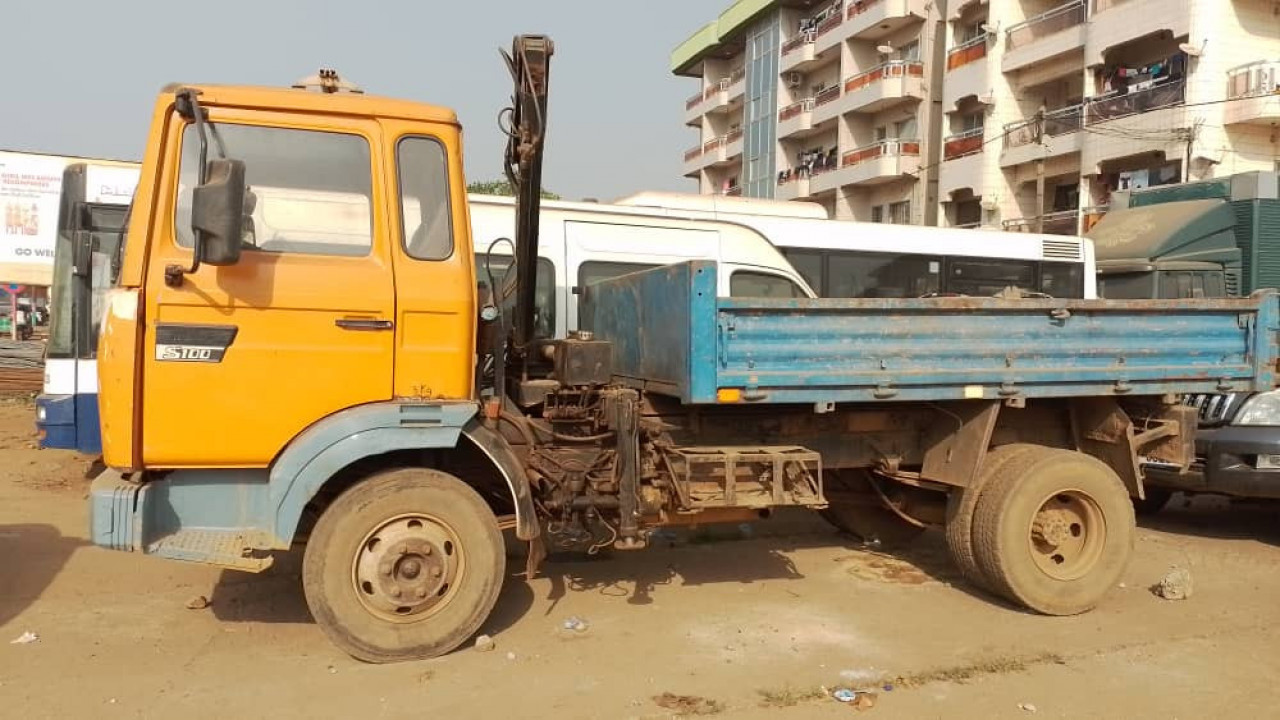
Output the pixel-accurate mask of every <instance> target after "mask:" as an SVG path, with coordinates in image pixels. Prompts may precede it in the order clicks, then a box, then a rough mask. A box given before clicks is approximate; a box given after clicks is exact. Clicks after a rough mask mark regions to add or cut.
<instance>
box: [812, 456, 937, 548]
mask: <svg viewBox="0 0 1280 720" xmlns="http://www.w3.org/2000/svg"><path fill="white" fill-rule="evenodd" d="M826 478H827V483H828V485H829V486H830V485H835V486H836V488H837V489H838V490H842V491H844V492H846V493H855V494H857V495H860V496H865V497H864V499H865V500H866V502H840V501H839V500H835V501H833V502H831V504H830V505H829V506H828V507H827V508H826V509H824V510H819V511H818V514H819V515H821V516H822V517H823V519H825V520H826V521H827V522H829V523H831V524H832V525H834V526H835V527H836V529H838V530H841V531H843V532H846V533H849V534H850V535H853V536H854V537H856V538H858V539H859V540H862V541H864V542H869V543H879V545H880V546H881V547H884V548H895V547H902V546H904V545H907V544H909V543H910V542H911V541H913V540H915V539H916V538H918V537H919V536H920V533H922V532H924V528H923V527H921V526H919V525H915V524H912V523H910V522H908V521H907V520H904V519H903V518H902V516H900V515H898V514H897V513H895V512H894V511H892V510H890V509H889V508H887V507H885V506H884V504H883V501H881V500H880V496H879V495H878V494H877V493H876V491H875V489H874V488H872V487H871V481H870V480H869V479H867V473H866V471H865V470H833V471H828V472H827V473H826ZM839 496H840V492H837V493H836V497H837V498H839Z"/></svg>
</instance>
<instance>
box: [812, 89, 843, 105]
mask: <svg viewBox="0 0 1280 720" xmlns="http://www.w3.org/2000/svg"><path fill="white" fill-rule="evenodd" d="M838 97H840V86H839V85H832V86H831V87H829V88H826V89H824V90H821V91H819V92H818V94H817V95H814V96H813V104H814V106H815V107H816V106H818V105H826V104H827V103H829V102H831V101H832V100H835V99H836V98H838Z"/></svg>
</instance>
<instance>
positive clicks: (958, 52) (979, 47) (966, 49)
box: [947, 33, 991, 72]
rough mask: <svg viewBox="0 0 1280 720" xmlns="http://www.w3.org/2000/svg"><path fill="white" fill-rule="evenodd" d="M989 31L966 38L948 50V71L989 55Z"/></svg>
mask: <svg viewBox="0 0 1280 720" xmlns="http://www.w3.org/2000/svg"><path fill="white" fill-rule="evenodd" d="M989 37H991V35H990V34H989V33H982V34H981V35H979V36H977V37H975V38H973V39H972V40H966V41H965V42H962V43H960V44H959V45H957V46H955V47H953V48H951V49H950V50H948V51H947V72H951V71H952V70H956V69H958V68H962V67H964V66H965V65H968V64H970V63H974V62H977V61H979V60H981V59H983V58H985V57H986V56H987V38H989Z"/></svg>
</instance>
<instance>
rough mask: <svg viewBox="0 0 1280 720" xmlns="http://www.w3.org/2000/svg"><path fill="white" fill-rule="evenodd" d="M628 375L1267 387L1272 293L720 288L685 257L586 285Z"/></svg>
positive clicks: (754, 387) (1156, 389)
mask: <svg viewBox="0 0 1280 720" xmlns="http://www.w3.org/2000/svg"><path fill="white" fill-rule="evenodd" d="M580 307H581V315H580V317H581V323H580V324H581V326H582V328H583V329H587V330H592V331H593V332H594V333H595V335H596V338H597V339H599V340H609V341H611V342H612V343H613V374H614V377H615V378H616V379H617V380H619V381H621V382H624V383H627V384H630V385H633V386H635V387H638V388H641V389H645V390H648V391H650V392H656V393H660V394H665V395H670V396H673V397H677V398H679V399H680V400H682V401H683V402H685V403H687V404H701V403H716V402H718V400H717V397H718V392H719V391H720V390H722V389H724V390H726V391H729V394H732V391H734V390H737V391H740V392H741V397H742V400H744V401H754V402H759V403H828V402H839V403H845V402H884V401H936V400H963V399H980V398H985V399H1001V398H1016V397H1022V398H1038V397H1040V398H1043V397H1080V396H1105V395H1118V396H1132V395H1164V394H1182V393H1216V392H1232V391H1256V390H1268V389H1271V388H1272V387H1273V386H1274V383H1275V371H1276V355H1277V347H1276V342H1277V339H1276V338H1277V330H1280V295H1276V294H1275V293H1267V294H1255V295H1254V296H1252V297H1249V298H1241V299H1212V300H1134V301H1102V300H1042V299H1032V300H1002V299H995V298H931V299H918V300H900V299H893V300H880V299H875V300H844V299H821V300H808V299H802V300H792V299H761V298H717V297H716V272H715V264H714V263H712V262H708V261H694V262H688V263H682V264H678V265H668V266H665V267H661V268H656V269H654V270H648V271H645V272H639V273H633V274H631V275H624V276H622V277H618V278H614V279H611V280H606V281H603V282H600V283H595V284H592V285H590V286H589V287H588V288H587V289H586V290H585V292H584V297H583V299H582V303H581V305H580Z"/></svg>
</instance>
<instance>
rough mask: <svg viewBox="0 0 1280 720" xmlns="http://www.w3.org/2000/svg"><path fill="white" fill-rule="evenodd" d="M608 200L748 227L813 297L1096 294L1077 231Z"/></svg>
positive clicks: (778, 206) (759, 206) (727, 202)
mask: <svg viewBox="0 0 1280 720" xmlns="http://www.w3.org/2000/svg"><path fill="white" fill-rule="evenodd" d="M617 203H618V204H619V205H623V206H629V207H631V206H634V207H637V208H640V207H643V208H648V209H650V210H651V211H655V212H658V211H661V212H664V213H666V214H667V215H669V216H672V217H676V216H683V217H705V218H715V219H718V220H722V221H727V222H734V223H739V224H743V225H748V226H750V227H753V228H755V229H756V230H759V231H760V232H761V233H763V234H764V235H765V237H767V238H768V239H769V241H770V242H772V243H773V244H774V245H775V246H776V247H777V248H778V249H779V250H781V251H782V254H783V255H784V256H786V258H787V259H788V260H790V261H791V264H792V265H793V266H795V269H796V270H797V271H798V272H799V273H800V274H801V275H803V276H804V278H805V280H807V281H808V283H809V286H810V287H812V288H813V289H814V290H816V291H817V292H818V294H819V295H820V296H821V297H843V298H893V297H926V296H931V295H975V296H982V295H994V294H995V293H998V292H1000V291H1001V290H1003V289H1005V288H1006V287H1009V286H1015V287H1018V288H1020V289H1022V290H1028V291H1032V292H1038V293H1044V294H1047V295H1052V296H1054V297H1063V298H1096V297H1097V296H1098V292H1097V272H1096V271H1097V267H1096V266H1097V263H1096V260H1095V258H1094V251H1093V243H1092V242H1091V241H1090V240H1088V239H1086V238H1082V237H1075V236H1070V235H1046V234H1037V233H1014V232H1002V231H998V230H961V229H957V228H935V227H924V226H919V225H891V224H887V223H863V222H852V221H845V220H824V219H821V218H822V216H824V215H825V212H824V211H822V209H821V208H820V207H818V211H817V213H815V211H814V210H813V209H812V207H805V206H810V205H811V204H810V203H786V202H779V201H773V200H753V199H746V198H721V197H716V196H708V195H678V194H666V193H641V194H639V195H633V196H630V197H626V198H623V199H621V200H618V201H617ZM662 204H665V209H660V208H659V206H660V205H662ZM789 205H795V206H798V207H797V208H796V209H794V210H793V209H791V208H789V207H787V206H789Z"/></svg>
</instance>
